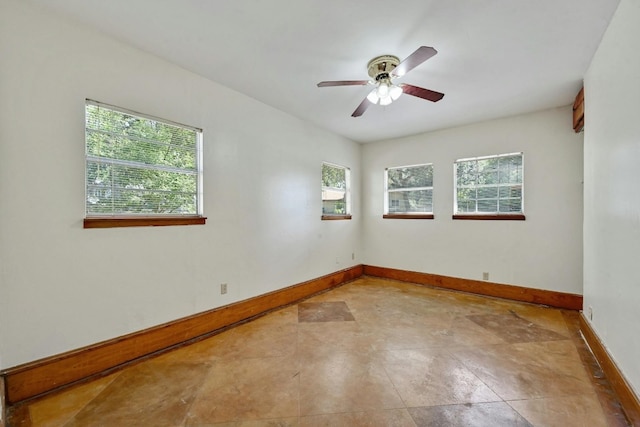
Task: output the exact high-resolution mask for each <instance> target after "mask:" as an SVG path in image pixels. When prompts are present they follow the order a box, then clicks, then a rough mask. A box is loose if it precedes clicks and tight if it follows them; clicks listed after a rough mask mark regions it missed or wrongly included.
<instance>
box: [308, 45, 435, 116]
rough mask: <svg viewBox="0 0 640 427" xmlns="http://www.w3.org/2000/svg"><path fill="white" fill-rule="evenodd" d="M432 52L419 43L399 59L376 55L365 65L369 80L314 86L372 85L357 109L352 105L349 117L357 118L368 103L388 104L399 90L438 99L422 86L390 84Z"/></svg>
mask: <svg viewBox="0 0 640 427" xmlns="http://www.w3.org/2000/svg"><path fill="white" fill-rule="evenodd" d="M436 53H438V51H437V50H435V49H434V48H432V47H429V46H420V47H419V48H418V49H416V51H415V52H413V53H412V54H411V55H409V56H408V57H406V58H405V59H404V61H402V62H401V61H400V59H399V58H398V57H397V56H393V55H382V56H376V57H375V58H373V59H372V60H371V61H369V64H368V65H367V70H368V73H369V77H371V79H372V80H335V81H324V82H320V83H318V87H329V86H366V85H372V86H375V88H374V89H373V90H372V91H371V92H370V93H369V95H367V97H366V98H365V99H364V100H363V101H362V102H361V103H360V105H358V108H356V110H355V111H354V112H353V114H351V117H360V116H361V115H363V114H364V112H365V111H366V110H367V108H369V105H371V104H380V105H389V104H391V103H392V102H393V101H395V100H396V99H398V98H399V97H400V95H402V94H403V93H406V94H407V95H411V96H415V97H418V98H422V99H426V100H428V101H432V102H438V101H440V100H441V99H442V97H443V96H444V93H440V92H436V91H433V90H429V89H424V88H421V87H418V86H413V85H410V84H407V83H400V84H397V85H396V84H394V83H393V80H394V79H396V78H398V77H402V76H404V75H405V74H407V73H408V72H409V71H411V70H413V69H414V68H415V67H417V66H418V65H420V64H422V63H423V62H424V61H426V60H427V59H429V58H431V57H432V56H433V55H435V54H436Z"/></svg>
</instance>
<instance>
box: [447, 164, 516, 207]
mask: <svg viewBox="0 0 640 427" xmlns="http://www.w3.org/2000/svg"><path fill="white" fill-rule="evenodd" d="M455 178H456V194H455V195H456V206H455V213H461V214H469V213H471V214H473V213H478V214H509V213H511V214H514V213H518V214H520V213H523V210H522V189H523V156H522V153H516V154H503V155H498V156H490V157H478V158H473V159H463V160H458V161H456V162H455Z"/></svg>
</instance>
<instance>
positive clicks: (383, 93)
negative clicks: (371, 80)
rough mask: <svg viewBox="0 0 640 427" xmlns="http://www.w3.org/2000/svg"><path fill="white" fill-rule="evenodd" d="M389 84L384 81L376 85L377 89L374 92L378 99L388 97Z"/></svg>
mask: <svg viewBox="0 0 640 427" xmlns="http://www.w3.org/2000/svg"><path fill="white" fill-rule="evenodd" d="M389 90H390V89H389V83H388V82H386V81H383V82H380V83H379V84H378V89H377V90H376V95H378V97H379V98H386V97H388V96H389Z"/></svg>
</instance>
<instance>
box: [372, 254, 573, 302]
mask: <svg viewBox="0 0 640 427" xmlns="http://www.w3.org/2000/svg"><path fill="white" fill-rule="evenodd" d="M364 274H365V275H367V276H375V277H383V278H386V279H394V280H401V281H403V282H411V283H418V284H421V285H429V286H435V287H439V288H446V289H453V290H456V291H463V292H469V293H473V294H479V295H486V296H492V297H498V298H505V299H510V300H514V301H522V302H530V303H533V304H543V305H548V306H551V307H557V308H565V309H570V310H582V295H577V294H569V293H564V292H557V291H548V290H544V289H533V288H525V287H522V286H513V285H504V284H501V283H493V282H486V281H483V280H471V279H462V278H459V277H449V276H440V275H437V274H430V273H419V272H415V271H406V270H396V269H393V268H386V267H375V266H372V265H365V266H364Z"/></svg>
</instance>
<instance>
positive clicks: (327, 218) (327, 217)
mask: <svg viewBox="0 0 640 427" xmlns="http://www.w3.org/2000/svg"><path fill="white" fill-rule="evenodd" d="M321 219H322V220H323V221H332V220H341V219H351V215H322V217H321Z"/></svg>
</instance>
